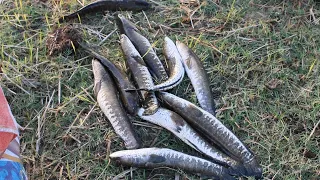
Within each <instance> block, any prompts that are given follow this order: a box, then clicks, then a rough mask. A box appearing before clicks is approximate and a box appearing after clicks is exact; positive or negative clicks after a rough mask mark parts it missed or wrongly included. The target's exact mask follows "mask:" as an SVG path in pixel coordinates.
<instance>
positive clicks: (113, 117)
mask: <svg viewBox="0 0 320 180" xmlns="http://www.w3.org/2000/svg"><path fill="white" fill-rule="evenodd" d="M92 70H93V74H94V84H95V87H94V90H95V94H96V97H97V102H98V104H99V106H100V108H101V110H102V112H103V113H104V115H105V116H106V117H107V118H108V120H109V122H110V124H111V125H112V127H113V129H114V131H115V132H116V134H117V135H118V136H119V137H120V138H121V139H122V140H123V141H124V144H125V146H126V148H127V149H134V148H139V147H140V146H141V142H140V139H139V138H138V137H137V135H136V133H135V131H134V130H133V127H132V124H131V122H130V120H129V118H128V116H127V113H126V112H125V110H124V109H123V108H122V105H121V103H120V101H119V99H118V92H117V90H116V87H115V84H114V83H113V80H112V78H111V76H110V75H109V74H108V72H107V71H106V70H105V69H104V66H103V65H102V64H101V63H100V62H99V61H97V60H92Z"/></svg>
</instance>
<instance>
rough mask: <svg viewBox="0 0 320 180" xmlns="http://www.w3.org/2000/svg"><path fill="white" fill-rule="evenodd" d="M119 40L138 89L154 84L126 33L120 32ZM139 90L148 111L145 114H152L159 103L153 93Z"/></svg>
mask: <svg viewBox="0 0 320 180" xmlns="http://www.w3.org/2000/svg"><path fill="white" fill-rule="evenodd" d="M120 42H121V47H122V51H123V53H124V55H125V57H126V61H127V64H128V66H129V69H130V70H131V72H132V75H133V78H134V80H135V82H136V84H137V86H138V89H148V88H150V87H153V86H154V84H153V80H152V76H151V74H150V72H149V70H148V68H147V67H146V65H145V64H144V61H143V60H142V58H141V56H140V54H139V52H138V51H137V50H136V48H135V47H134V45H133V44H132V42H131V41H130V39H129V38H128V37H127V36H126V35H124V34H122V35H121V40H120ZM139 92H140V95H141V98H142V104H143V106H144V107H146V108H147V109H148V111H146V114H153V113H154V112H156V111H157V109H158V107H159V104H158V100H157V98H156V96H155V93H154V92H148V91H144V90H142V91H139Z"/></svg>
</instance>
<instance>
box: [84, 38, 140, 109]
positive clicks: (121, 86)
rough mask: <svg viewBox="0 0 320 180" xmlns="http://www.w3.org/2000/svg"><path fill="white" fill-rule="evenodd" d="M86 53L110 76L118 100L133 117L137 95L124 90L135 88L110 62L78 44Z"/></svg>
mask: <svg viewBox="0 0 320 180" xmlns="http://www.w3.org/2000/svg"><path fill="white" fill-rule="evenodd" d="M80 45H81V46H82V47H83V48H84V49H85V51H86V52H88V53H89V54H91V55H92V56H93V57H95V58H96V59H98V60H99V61H100V62H101V64H103V65H104V66H105V67H106V68H107V69H108V71H109V72H110V74H111V75H112V77H113V79H114V81H115V82H116V85H117V89H118V91H119V93H120V99H121V101H122V103H123V105H124V107H125V109H126V110H127V111H128V113H130V114H132V115H135V114H136V113H137V109H138V107H139V95H138V93H137V91H126V89H134V88H135V87H134V86H133V84H132V83H131V82H130V81H129V79H128V77H127V76H126V75H125V74H123V73H122V72H121V71H120V70H119V69H118V68H117V67H116V66H115V65H114V64H113V63H112V62H111V61H109V60H108V59H107V58H105V57H103V56H102V55H100V54H99V53H97V52H95V51H94V50H92V49H90V48H89V47H87V46H85V45H83V44H80Z"/></svg>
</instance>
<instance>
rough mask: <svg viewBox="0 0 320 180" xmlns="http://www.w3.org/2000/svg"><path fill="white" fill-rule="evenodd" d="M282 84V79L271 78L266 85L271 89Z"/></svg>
mask: <svg viewBox="0 0 320 180" xmlns="http://www.w3.org/2000/svg"><path fill="white" fill-rule="evenodd" d="M281 84H282V81H281V80H279V79H271V80H270V81H269V82H268V83H267V84H266V86H267V87H268V88H269V89H275V88H277V87H278V86H279V85H281Z"/></svg>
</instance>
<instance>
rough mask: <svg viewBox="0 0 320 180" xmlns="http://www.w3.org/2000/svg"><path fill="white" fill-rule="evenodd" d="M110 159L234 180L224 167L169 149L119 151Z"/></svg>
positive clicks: (123, 162)
mask: <svg viewBox="0 0 320 180" xmlns="http://www.w3.org/2000/svg"><path fill="white" fill-rule="evenodd" d="M110 158H111V159H113V160H115V161H118V162H120V163H122V164H124V165H128V166H136V167H146V168H157V167H163V166H168V167H174V168H179V169H182V170H186V171H191V172H193V173H198V174H201V175H206V176H210V177H212V178H218V179H221V180H223V179H225V180H234V178H233V177H232V176H230V175H229V171H228V169H226V168H224V167H223V166H220V165H218V164H215V163H213V162H210V161H208V160H205V159H201V158H199V157H195V156H190V155H187V154H184V153H181V152H178V151H174V150H171V149H167V148H143V149H137V150H124V151H118V152H114V153H112V154H110Z"/></svg>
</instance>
